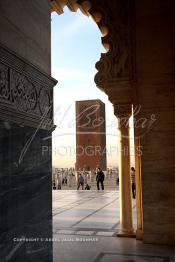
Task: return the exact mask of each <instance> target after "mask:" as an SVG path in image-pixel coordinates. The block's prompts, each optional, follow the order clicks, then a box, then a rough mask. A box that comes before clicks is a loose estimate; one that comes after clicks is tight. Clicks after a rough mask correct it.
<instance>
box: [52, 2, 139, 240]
mask: <svg viewBox="0 0 175 262" xmlns="http://www.w3.org/2000/svg"><path fill="white" fill-rule="evenodd" d="M51 3H52V9H53V11H56V12H57V13H58V14H62V13H63V8H64V6H65V5H67V7H68V8H69V9H70V10H71V11H73V12H76V11H77V9H78V8H79V9H80V10H81V11H82V13H83V14H85V15H88V16H89V15H91V16H92V18H93V19H94V21H95V22H96V23H97V25H98V27H99V29H100V31H101V32H102V35H103V36H102V44H103V46H104V47H105V49H106V53H102V54H101V58H100V61H98V62H97V63H96V68H97V70H98V73H97V74H96V76H95V83H96V85H97V87H98V88H100V89H101V90H102V91H103V92H105V93H106V94H107V95H108V98H109V101H111V102H112V104H113V106H114V114H115V115H116V117H117V118H118V119H119V122H120V120H121V118H123V117H125V118H128V116H131V113H132V110H131V108H132V105H135V104H136V101H135V100H136V97H135V85H134V82H135V32H134V28H135V26H134V21H135V12H134V1H129V0H126V1H121V0H117V3H116V1H115V0H113V1H110V3H109V2H108V3H106V2H105V1H104V0H103V1H100V0H97V1H95V2H93V1H84V0H70V1H66V0H52V1H51ZM128 120H129V119H128ZM127 128H128V127H127ZM120 131H121V138H122V137H123V136H124V137H125V135H124V133H125V131H126V130H123V129H120ZM122 132H124V133H122ZM126 132H127V134H129V133H128V131H126ZM134 132H135V134H136V136H138V133H139V131H138V129H137V130H136V129H135V130H134ZM125 140H126V139H124V140H123V142H122V143H123V145H126V144H127V146H129V137H128V141H125ZM138 143H139V142H138V139H135V148H136V147H138ZM121 150H122V148H121ZM120 159H121V158H120ZM135 161H136V170H137V173H136V184H137V185H136V188H137V238H141V234H142V229H143V223H142V219H143V218H142V193H141V174H140V161H141V160H140V158H139V157H138V155H136V156H135ZM125 162H127V167H129V166H130V158H127V159H126V157H124V158H123V159H122V160H121V165H124V163H125ZM120 172H121V174H120V177H121V179H120V181H121V183H120V188H121V190H120V191H121V210H120V212H121V228H123V230H121V234H120V235H126V236H128V235H131V236H133V228H132V214H131V213H132V206H131V205H132V204H131V199H130V197H128V195H129V196H130V193H129V194H128V195H126V194H125V193H124V192H125V191H127V192H130V168H127V169H125V168H124V166H122V168H121V171H120ZM123 178H125V179H124V180H123ZM126 178H127V179H126ZM122 181H123V182H122ZM126 203H127V208H126ZM124 217H127V219H126V220H125V219H124ZM124 221H125V222H124ZM128 221H129V222H128Z"/></svg>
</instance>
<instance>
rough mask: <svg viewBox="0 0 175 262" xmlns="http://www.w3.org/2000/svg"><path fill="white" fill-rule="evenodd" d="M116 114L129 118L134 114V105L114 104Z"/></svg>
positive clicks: (119, 116)
mask: <svg viewBox="0 0 175 262" xmlns="http://www.w3.org/2000/svg"><path fill="white" fill-rule="evenodd" d="M114 114H115V115H116V117H118V118H123V117H124V118H129V117H131V115H132V105H131V104H122V105H116V104H114Z"/></svg>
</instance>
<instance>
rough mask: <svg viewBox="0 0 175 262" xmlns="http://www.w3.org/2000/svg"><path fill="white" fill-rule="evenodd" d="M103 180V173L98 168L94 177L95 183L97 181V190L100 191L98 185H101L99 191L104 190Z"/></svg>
mask: <svg viewBox="0 0 175 262" xmlns="http://www.w3.org/2000/svg"><path fill="white" fill-rule="evenodd" d="M104 179H105V175H104V173H103V171H102V170H101V169H100V168H98V171H97V175H96V181H97V189H98V190H100V187H99V184H100V183H101V189H102V190H104V184H103V181H104Z"/></svg>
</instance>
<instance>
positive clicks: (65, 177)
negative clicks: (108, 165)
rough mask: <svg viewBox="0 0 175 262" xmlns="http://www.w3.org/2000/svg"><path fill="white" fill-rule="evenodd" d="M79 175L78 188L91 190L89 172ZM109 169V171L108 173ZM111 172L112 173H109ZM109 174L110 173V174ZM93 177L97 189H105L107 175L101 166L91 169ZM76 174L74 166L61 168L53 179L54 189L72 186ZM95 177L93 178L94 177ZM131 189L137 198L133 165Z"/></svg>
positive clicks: (133, 195) (82, 172)
mask: <svg viewBox="0 0 175 262" xmlns="http://www.w3.org/2000/svg"><path fill="white" fill-rule="evenodd" d="M77 173H78V176H77V190H79V189H80V187H81V189H82V190H84V189H85V190H90V189H91V186H90V185H89V184H88V178H87V175H88V174H89V173H87V172H86V171H85V170H83V171H80V170H79V171H78V172H77ZM108 173H109V171H108V172H107V174H108ZM109 174H110V173H109ZM109 174H108V175H109ZM90 175H91V177H94V178H96V184H97V190H100V187H101V190H104V180H105V175H104V172H103V171H102V170H101V168H100V167H99V168H98V169H97V171H96V172H95V171H91V174H90ZM73 176H76V173H75V170H74V169H73V168H70V169H68V168H67V169H65V170H63V169H62V170H61V173H60V174H59V175H57V179H54V180H53V189H56V188H57V189H61V186H62V185H68V187H71V186H72V177H73ZM94 178H93V179H94ZM118 182H119V178H118V180H117V183H118ZM131 190H132V197H133V198H134V199H135V198H136V182H135V168H134V167H131Z"/></svg>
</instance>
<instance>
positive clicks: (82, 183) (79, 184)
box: [77, 173, 84, 190]
mask: <svg viewBox="0 0 175 262" xmlns="http://www.w3.org/2000/svg"><path fill="white" fill-rule="evenodd" d="M80 186H82V190H83V189H84V178H83V176H82V174H81V173H80V174H79V177H78V185H77V190H79V188H80Z"/></svg>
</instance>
